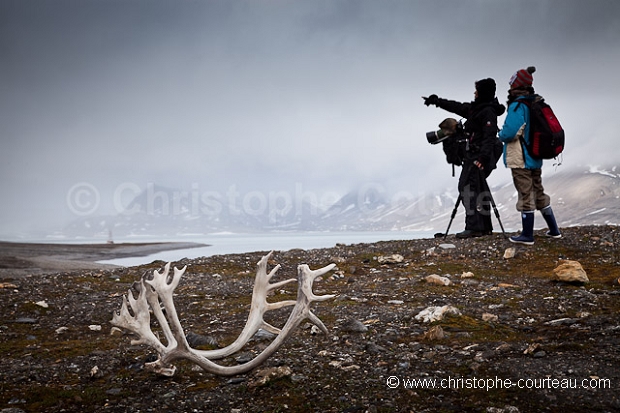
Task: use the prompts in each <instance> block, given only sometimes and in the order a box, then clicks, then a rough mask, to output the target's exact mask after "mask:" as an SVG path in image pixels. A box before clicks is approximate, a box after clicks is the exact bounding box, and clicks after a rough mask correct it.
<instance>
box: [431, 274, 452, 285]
mask: <svg viewBox="0 0 620 413" xmlns="http://www.w3.org/2000/svg"><path fill="white" fill-rule="evenodd" d="M425 280H426V282H427V283H429V284H437V285H450V284H452V281H450V280H449V279H448V278H446V277H442V276H440V275H437V274H431V275H429V276H428V277H426V278H425Z"/></svg>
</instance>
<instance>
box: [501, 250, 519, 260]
mask: <svg viewBox="0 0 620 413" xmlns="http://www.w3.org/2000/svg"><path fill="white" fill-rule="evenodd" d="M516 253H517V249H516V248H515V247H510V248H506V251H504V259H505V260H508V259H510V258H514V257H515V255H516Z"/></svg>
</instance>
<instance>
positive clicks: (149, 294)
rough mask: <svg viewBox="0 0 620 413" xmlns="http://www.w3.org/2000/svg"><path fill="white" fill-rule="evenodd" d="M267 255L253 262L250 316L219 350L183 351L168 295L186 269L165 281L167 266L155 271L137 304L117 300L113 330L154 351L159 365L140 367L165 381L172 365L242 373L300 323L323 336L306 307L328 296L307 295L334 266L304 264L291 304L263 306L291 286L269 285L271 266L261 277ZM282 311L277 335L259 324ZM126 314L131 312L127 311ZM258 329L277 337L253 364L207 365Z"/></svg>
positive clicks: (130, 298)
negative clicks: (153, 322)
mask: <svg viewBox="0 0 620 413" xmlns="http://www.w3.org/2000/svg"><path fill="white" fill-rule="evenodd" d="M272 254H273V251H272V252H270V253H269V254H267V255H266V256H264V257H263V258H262V259H261V260H260V261H259V262H258V266H257V270H256V278H255V281H254V290H253V292H252V304H251V306H250V314H249V315H248V319H247V321H246V324H245V327H244V328H243V330H242V332H241V333H240V334H239V336H238V337H237V339H236V340H235V341H234V342H233V343H231V344H230V345H228V346H227V347H225V348H221V349H217V350H196V349H193V348H191V347H190V346H189V344H188V342H187V339H186V338H185V334H184V332H183V327H182V326H181V323H180V321H179V317H178V315H177V311H176V308H175V306H174V302H173V299H172V294H173V292H174V290H175V288H176V287H177V285H178V284H179V281H180V279H181V276H182V275H183V273H184V272H185V270H186V268H187V267H184V268H183V269H181V270H179V269H177V268H174V274H173V275H172V277H170V276H169V272H170V263H168V264H167V265H166V266H165V267H164V272H163V273H162V274H160V273H159V272H158V271H154V273H153V278H152V279H146V278H144V277H143V278H142V280H141V281H140V283H139V284H137V285H138V290H139V292H138V297H137V298H134V296H133V294H132V292H131V290H130V291H128V292H127V295H126V296H124V297H123V303H122V305H121V309H120V311H119V312H118V313H117V312H115V313H114V314H113V316H112V321H111V323H112V324H113V325H115V326H117V327H121V328H125V329H127V330H129V331H131V332H133V333H135V334H136V335H137V336H138V339H137V340H132V341H131V343H132V344H145V345H147V346H149V347H151V348H153V349H154V350H155V351H157V353H158V354H159V359H158V360H157V361H155V362H152V363H147V364H146V367H147V368H148V369H150V370H151V371H154V372H156V373H159V374H162V375H165V376H172V375H174V373H175V371H176V367H174V366H173V365H172V364H171V363H172V362H173V361H174V360H177V359H186V360H189V361H192V362H194V363H196V364H198V365H199V366H200V367H202V368H203V369H204V370H205V371H207V372H210V373H213V374H217V375H221V376H232V375H235V374H241V373H245V372H248V371H250V370H252V369H253V368H255V367H257V366H259V365H260V364H262V363H263V362H264V361H265V360H267V358H269V357H270V356H271V355H272V354H273V353H274V352H275V351H276V350H277V349H278V348H279V347H280V346H281V345H282V343H284V341H285V340H286V339H287V338H288V337H289V336H290V335H291V334H292V333H293V331H294V330H295V329H296V328H297V327H298V326H299V324H301V322H302V321H303V320H305V319H308V320H310V321H311V322H312V323H314V324H315V325H316V326H317V327H319V328H320V329H321V330H322V331H323V332H324V333H325V334H327V328H326V327H325V325H324V324H323V322H322V321H321V320H320V319H319V318H318V317H317V316H316V315H315V314H314V313H312V311H310V304H311V303H312V302H315V301H325V300H329V299H330V298H333V297H334V295H323V296H317V295H315V294H314V292H313V291H312V286H313V283H314V280H316V279H317V278H318V277H320V276H321V275H323V274H325V273H327V272H329V271H330V270H331V269H332V268H334V267H335V264H330V265H328V266H326V267H323V268H320V269H318V270H314V271H313V270H310V268H309V267H308V266H307V265H305V264H303V265H299V266H298V272H297V281H298V288H297V300H296V301H292V300H287V301H279V302H276V303H268V302H267V295H268V294H269V293H270V292H271V291H272V290H274V289H276V288H280V287H281V286H283V285H285V284H288V283H290V282H293V281H295V279H293V278H291V279H288V280H284V281H280V282H276V283H273V284H271V283H269V281H270V280H271V278H272V277H273V276H274V275H275V273H276V272H277V271H278V269H280V265H276V266H275V267H274V268H273V269H272V270H271V271H270V272H269V273H267V263H268V261H269V258H271V256H272ZM162 306H163V307H164V308H165V310H166V314H165V315H164V312H163V311H162ZM287 306H293V309H292V310H291V313H290V315H289V317H288V319H287V321H286V323H285V324H284V326H283V327H282V330H280V329H278V328H276V327H274V326H272V325H270V324H268V323H266V322H265V321H264V315H265V313H266V312H267V311H270V310H275V309H279V308H283V307H287ZM130 309H131V312H130V311H129V310H130ZM150 311H152V312H153V315H154V316H155V318H156V319H157V322H158V324H159V325H160V326H161V329H162V331H163V333H164V336H165V339H166V345H165V346H164V344H162V342H161V341H160V340H159V339H158V338H157V337H156V336H155V334H154V333H153V331H152V330H151V328H150ZM260 328H263V329H265V330H267V331H270V332H272V333H274V334H278V335H277V337H276V338H275V339H274V340H273V341H272V342H271V344H270V345H269V346H267V347H266V348H265V349H264V350H263V351H262V352H261V353H260V354H259V355H258V356H256V357H255V358H254V359H252V360H251V361H249V362H248V363H245V364H241V365H238V366H230V367H229V366H221V365H219V364H216V363H214V362H213V361H212V360H217V359H221V358H224V357H227V356H229V355H231V354H234V353H236V352H237V351H239V350H241V349H242V348H243V346H244V345H245V344H246V343H247V342H248V341H249V340H250V339H251V338H252V336H253V335H254V334H255V333H256V332H257V331H258V330H259V329H260Z"/></svg>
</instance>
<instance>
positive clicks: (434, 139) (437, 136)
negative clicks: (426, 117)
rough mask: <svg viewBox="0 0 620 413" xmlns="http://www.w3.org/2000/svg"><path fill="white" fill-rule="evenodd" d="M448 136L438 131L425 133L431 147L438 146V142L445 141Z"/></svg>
mask: <svg viewBox="0 0 620 413" xmlns="http://www.w3.org/2000/svg"><path fill="white" fill-rule="evenodd" d="M448 136H449V135H447V134H446V133H445V132H444V131H443V130H441V129H439V130H437V131H432V132H426V140H427V141H428V143H430V144H431V145H435V144H438V143H439V142H441V141H443V140H444V139H446V138H447V137H448Z"/></svg>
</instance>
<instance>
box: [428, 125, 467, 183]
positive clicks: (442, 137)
mask: <svg viewBox="0 0 620 413" xmlns="http://www.w3.org/2000/svg"><path fill="white" fill-rule="evenodd" d="M426 140H427V141H428V143H430V144H431V145H437V144H438V143H440V142H441V143H442V147H443V151H444V153H445V154H446V161H447V162H448V163H449V164H452V165H456V166H461V165H462V164H463V161H464V159H465V156H466V154H467V152H468V151H469V140H468V139H467V134H466V133H465V129H464V127H463V123H462V122H461V121H457V120H456V119H453V118H447V119H444V120H443V121H442V122H441V123H440V124H439V130H437V131H431V132H427V133H426ZM453 168H454V166H453ZM453 174H454V170H453Z"/></svg>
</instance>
